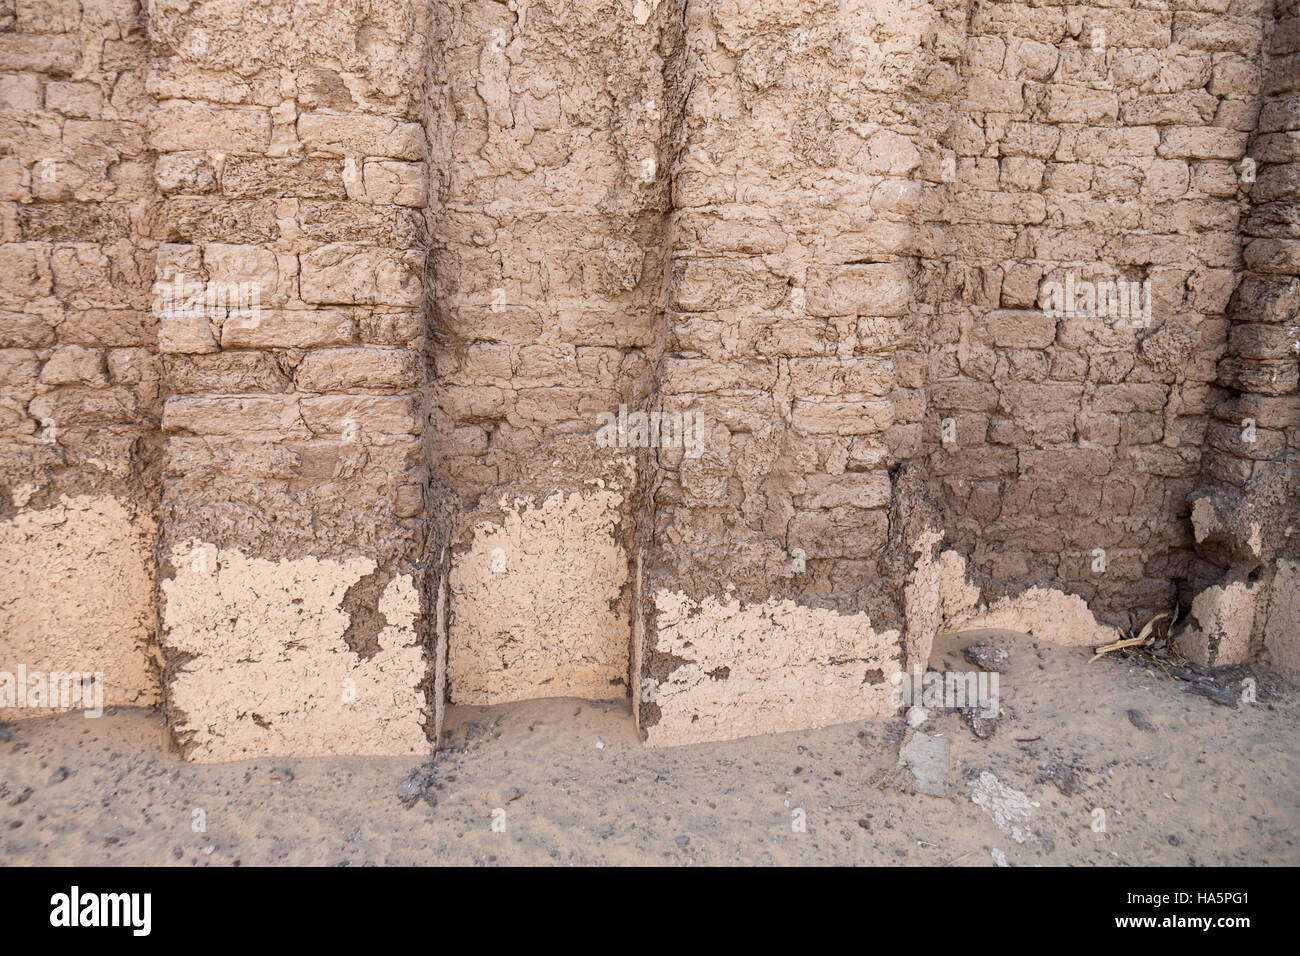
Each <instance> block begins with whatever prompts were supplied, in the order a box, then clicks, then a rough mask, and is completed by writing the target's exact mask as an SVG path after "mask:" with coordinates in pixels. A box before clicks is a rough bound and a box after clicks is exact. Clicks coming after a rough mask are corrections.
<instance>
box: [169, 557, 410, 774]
mask: <svg viewBox="0 0 1300 956" xmlns="http://www.w3.org/2000/svg"><path fill="white" fill-rule="evenodd" d="M172 563H173V565H174V566H175V568H176V569H177V573H176V576H175V577H173V578H171V579H169V580H166V581H164V582H163V583H162V586H161V591H162V599H163V602H164V611H163V644H164V646H165V648H166V649H167V651H169V652H175V653H177V654H178V655H180V656H182V657H185V658H188V659H186V660H184V662H183V663H180V664H178V665H176V666H175V668H174V670H173V672H172V673H171V674H170V679H169V682H168V688H167V689H168V704H169V707H170V708H171V710H172V712H173V713H172V721H173V730H174V731H175V732H176V734H177V736H178V738H179V739H180V740H181V741H182V743H183V745H184V747H185V749H186V755H187V756H188V757H189V758H190V759H192V760H196V761H199V762H204V763H207V762H214V761H220V760H238V759H241V758H245V757H252V756H263V755H291V756H325V755H340V754H373V755H406V754H422V753H427V752H428V751H429V750H430V744H429V741H428V739H427V738H426V737H425V733H424V731H423V730H422V729H421V723H422V720H421V718H422V714H421V712H422V710H423V709H424V708H425V705H426V702H425V697H424V693H423V691H422V690H421V689H420V688H421V683H422V682H423V681H424V679H425V676H426V670H427V665H426V660H425V649H424V648H423V647H422V646H421V644H420V642H419V638H418V634H417V631H416V627H415V622H416V619H417V617H418V615H419V613H420V600H419V596H418V594H417V592H416V588H415V584H414V581H413V579H412V576H411V575H410V574H399V575H397V576H395V577H394V578H393V579H392V580H391V581H390V582H389V583H388V585H387V586H386V587H385V588H384V590H383V593H382V594H381V595H380V596H379V600H378V611H379V613H380V614H382V615H383V618H384V620H385V624H384V626H383V627H382V628H380V630H379V631H378V634H377V637H376V641H377V643H378V650H377V651H375V652H374V653H373V654H372V655H370V656H368V657H366V658H365V659H363V658H362V657H361V656H360V655H359V654H357V653H356V652H355V651H353V650H351V649H350V648H349V647H348V645H347V642H346V641H345V640H344V635H345V633H346V632H347V630H348V625H349V623H350V618H349V615H348V614H347V612H345V611H344V610H343V609H342V604H343V598H344V595H345V594H346V593H347V590H348V588H350V587H351V586H352V585H353V584H355V583H356V582H357V581H359V580H360V579H361V578H362V577H364V576H365V575H367V574H370V573H371V572H372V571H374V570H375V562H374V561H373V560H372V559H370V558H346V559H340V560H332V559H327V558H315V557H305V558H297V559H291V558H283V559H280V560H278V561H276V560H268V559H265V558H256V557H249V556H248V555H245V554H243V553H242V552H240V551H238V550H221V549H218V548H216V547H215V546H213V545H210V544H206V543H203V542H200V541H198V540H194V541H192V542H191V544H190V546H189V547H186V546H183V545H182V546H177V547H176V548H174V549H173V552H172Z"/></svg>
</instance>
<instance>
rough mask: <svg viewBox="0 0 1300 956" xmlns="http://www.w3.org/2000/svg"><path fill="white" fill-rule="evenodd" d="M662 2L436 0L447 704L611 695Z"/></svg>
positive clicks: (658, 258)
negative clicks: (448, 560)
mask: <svg viewBox="0 0 1300 956" xmlns="http://www.w3.org/2000/svg"><path fill="white" fill-rule="evenodd" d="M680 8H681V5H680V4H672V3H663V4H648V3H647V4H642V5H637V7H636V9H633V8H632V6H631V5H628V4H625V5H622V6H618V5H613V4H610V3H604V2H591V0H583V2H576V3H575V2H568V0H566V2H559V0H554V2H551V0H534V2H529V3H526V4H525V3H519V4H512V5H509V6H507V5H504V4H501V3H496V2H489V0H467V2H464V3H455V4H449V5H447V15H448V33H447V36H446V39H445V42H444V44H443V46H442V48H441V49H440V50H439V51H438V54H437V55H438V57H439V61H440V65H439V70H440V71H443V72H445V76H446V78H447V79H446V87H445V91H444V95H445V101H444V102H442V103H440V106H439V110H438V112H437V114H436V116H435V117H434V118H433V119H432V120H431V122H432V123H434V124H436V125H437V127H438V128H439V129H440V130H441V131H442V132H441V134H440V139H441V142H442V143H443V148H444V149H445V151H446V155H445V165H442V166H441V168H440V169H439V170H438V174H439V181H440V184H441V201H440V203H439V206H438V209H437V211H436V224H435V227H434V237H433V250H434V251H433V256H432V274H431V279H432V282H433V296H432V299H433V304H432V310H433V312H432V321H433V329H434V336H435V343H436V364H435V377H434V381H433V383H432V394H433V418H432V431H433V434H434V435H435V438H434V448H435V453H434V456H433V467H434V469H435V473H436V474H437V476H438V477H439V479H440V480H441V481H442V482H443V483H445V485H446V487H447V488H448V490H449V492H450V493H451V494H452V495H454V497H455V500H456V502H457V504H458V506H459V518H458V520H457V523H456V529H455V531H454V543H453V549H454V560H453V569H452V575H451V585H450V603H449V614H450V622H449V634H450V647H449V654H450V657H449V662H448V663H449V667H448V679H449V686H450V692H451V699H452V701H453V702H457V703H476V704H484V703H494V702H499V701H505V700H518V699H522V698H527V697H537V696H557V695H565V694H576V695H579V696H587V697H597V698H600V697H613V696H618V697H621V696H624V695H626V693H627V684H628V643H629V639H630V620H631V611H630V609H631V595H632V586H631V579H630V575H629V571H628V568H629V563H630V560H631V550H632V541H633V539H634V537H635V535H636V525H637V515H638V513H639V512H640V511H641V510H643V508H642V507H641V506H640V505H639V502H640V501H641V500H642V491H641V482H640V480H639V474H640V470H638V469H637V468H635V467H634V466H633V460H634V459H635V458H637V457H638V455H640V456H641V457H644V452H643V451H639V450H637V449H635V448H632V449H620V448H618V447H612V448H602V447H600V446H599V445H598V444H597V442H596V440H595V435H596V426H597V423H598V420H599V419H598V416H600V415H601V414H617V413H618V412H619V409H620V406H625V407H628V408H630V409H633V410H645V409H646V408H647V399H648V397H649V396H650V394H651V393H652V390H653V372H654V355H655V354H656V351H657V350H659V349H661V340H662V331H661V315H662V302H661V297H662V288H663V274H664V251H663V250H664V244H663V241H662V237H663V230H664V218H665V217H664V211H665V209H666V207H667V202H668V183H669V177H668V169H667V163H666V161H665V159H664V158H663V154H665V153H666V150H665V149H664V148H663V147H662V146H661V140H663V139H664V136H665V118H666V117H669V116H672V115H673V114H674V104H673V103H672V102H671V99H672V94H671V93H670V92H669V90H668V89H666V85H665V72H666V69H667V65H668V64H669V62H670V61H672V60H673V59H674V58H675V57H677V56H679V52H678V51H679V48H680V33H681V9H680Z"/></svg>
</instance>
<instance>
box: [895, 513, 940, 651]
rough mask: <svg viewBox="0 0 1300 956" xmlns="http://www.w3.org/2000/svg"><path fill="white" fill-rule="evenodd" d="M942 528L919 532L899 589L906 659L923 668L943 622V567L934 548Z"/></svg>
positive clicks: (937, 545) (937, 546) (938, 543)
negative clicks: (904, 581) (909, 569)
mask: <svg viewBox="0 0 1300 956" xmlns="http://www.w3.org/2000/svg"><path fill="white" fill-rule="evenodd" d="M942 543H943V532H942V531H935V530H934V529H932V528H927V529H925V531H923V532H922V533H921V535H920V538H919V540H918V541H917V543H916V546H915V548H914V552H915V554H916V563H915V564H914V565H913V566H912V573H911V574H909V575H908V577H907V586H906V587H905V588H904V589H903V603H904V607H905V608H906V616H907V629H906V631H907V640H906V646H907V661H908V665H909V666H910V667H914V668H915V667H920V668H922V669H924V667H925V664H926V662H928V661H929V660H930V650H931V648H932V647H933V646H934V635H935V633H936V632H937V631H938V630H939V628H940V627H941V626H942V624H943V585H942V574H943V567H942V565H941V563H940V561H939V557H938V549H939V546H940V545H941V544H942Z"/></svg>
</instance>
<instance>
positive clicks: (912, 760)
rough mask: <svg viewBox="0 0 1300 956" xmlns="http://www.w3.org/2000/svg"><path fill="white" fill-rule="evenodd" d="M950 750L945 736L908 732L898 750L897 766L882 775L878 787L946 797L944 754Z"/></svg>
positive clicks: (946, 783)
mask: <svg viewBox="0 0 1300 956" xmlns="http://www.w3.org/2000/svg"><path fill="white" fill-rule="evenodd" d="M951 747H952V745H951V744H950V743H949V742H948V738H947V737H931V736H930V735H929V734H923V733H920V732H919V731H908V735H907V738H906V739H905V740H904V741H903V745H902V746H901V747H900V748H899V749H898V765H897V766H896V767H894V768H892V769H890V770H888V771H886V772H885V774H884V775H883V776H882V778H881V779H880V780H879V781H878V786H890V787H893V788H894V789H895V790H899V791H901V792H903V793H924V794H927V795H929V796H931V797H946V796H948V754H949V751H950V750H951Z"/></svg>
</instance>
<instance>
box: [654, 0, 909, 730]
mask: <svg viewBox="0 0 1300 956" xmlns="http://www.w3.org/2000/svg"><path fill="white" fill-rule="evenodd" d="M932 19H933V13H932V11H930V10H929V8H928V7H927V6H926V5H924V4H916V3H912V4H895V5H891V6H890V7H888V8H886V7H884V6H883V5H871V6H869V7H862V8H856V9H853V10H842V9H840V6H839V5H838V4H834V3H812V4H800V5H790V4H786V5H777V4H755V3H747V2H723V3H718V4H710V5H704V4H691V5H689V6H688V9H687V20H686V24H687V57H686V66H685V70H684V74H685V75H684V76H683V79H682V82H683V83H685V84H686V85H687V88H688V89H689V91H690V92H689V96H688V98H687V100H686V103H685V111H684V128H683V130H682V133H681V142H680V146H679V151H678V157H677V163H676V166H675V168H674V193H673V214H672V229H671V233H670V235H671V242H672V261H671V273H670V285H669V299H668V312H667V333H668V341H667V345H666V351H665V354H664V356H663V358H662V360H661V363H660V366H659V380H658V386H659V393H658V400H659V403H660V404H661V406H662V408H663V409H665V410H668V411H671V412H678V411H681V412H693V413H695V414H698V415H699V416H700V417H701V419H702V422H703V425H704V431H703V442H702V445H703V452H702V454H701V455H699V457H689V456H686V455H684V454H683V451H682V450H681V449H659V450H658V453H657V455H656V456H655V461H656V465H657V471H656V474H655V487H654V489H653V495H654V526H653V543H652V547H651V548H650V549H649V550H648V552H647V553H646V555H645V563H644V566H643V568H642V575H643V579H642V581H641V583H640V591H641V594H642V608H641V620H640V622H639V625H638V635H637V640H636V644H635V646H634V651H633V657H634V670H635V671H636V672H637V673H638V674H639V675H640V676H639V679H638V681H637V688H636V694H635V695H634V699H635V700H636V703H637V708H638V720H639V723H640V727H641V729H642V734H643V736H644V737H645V739H647V741H648V742H650V743H651V744H673V743H685V742H690V741H695V740H703V739H716V738H717V737H718V736H719V735H724V736H731V735H736V734H744V733H759V732H764V731H774V730H782V729H789V728H791V727H796V726H811V725H818V724H824V723H829V722H832V721H835V720H841V719H844V718H845V716H846V715H848V716H852V717H858V716H864V715H867V714H871V713H879V712H883V711H884V710H885V709H886V708H887V706H888V705H887V702H886V701H887V697H888V692H889V688H890V685H889V683H888V680H889V677H890V676H891V675H892V674H893V673H894V672H896V671H897V670H898V669H899V668H900V666H901V656H902V655H901V640H900V637H901V632H902V626H903V604H902V593H901V575H899V574H897V573H895V572H896V571H897V570H898V569H897V568H893V567H891V566H890V565H889V562H888V560H887V559H886V557H885V555H886V553H887V552H888V551H889V550H890V548H889V545H890V544H891V534H892V537H893V538H894V539H898V538H899V535H900V532H901V529H900V528H899V527H897V526H895V527H893V528H891V521H890V507H891V502H892V499H893V492H894V489H893V488H892V486H891V480H890V472H889V467H890V465H891V464H893V463H894V462H895V459H893V458H892V457H891V453H890V452H891V449H890V445H889V441H888V435H889V431H890V429H891V426H894V425H895V424H899V425H902V424H905V423H907V422H914V421H919V420H920V418H921V415H922V411H923V395H922V393H921V392H920V391H919V390H918V389H917V387H916V386H918V385H919V384H920V381H919V371H920V370H919V368H918V366H917V363H916V362H915V361H913V360H910V359H909V357H908V355H901V356H900V355H898V354H897V353H898V352H899V351H900V350H904V349H908V347H909V346H912V347H913V348H912V351H911V353H910V354H915V346H916V344H917V342H916V341H915V339H914V336H915V331H916V330H915V326H914V325H910V324H909V323H908V322H907V321H906V319H905V316H906V314H907V311H908V304H909V301H910V297H911V288H912V286H911V282H912V277H913V274H914V272H915V255H914V248H913V240H912V228H911V226H910V224H909V223H910V220H911V217H912V214H913V213H915V211H916V209H917V206H918V205H919V202H920V184H919V183H918V182H917V181H916V180H915V176H914V174H915V172H916V170H917V168H918V167H919V165H920V161H921V159H920V151H919V149H918V146H917V140H918V138H919V131H918V128H917V126H916V124H915V121H914V117H913V116H912V115H911V113H910V111H909V110H908V108H906V106H904V105H900V103H905V102H906V100H905V95H906V94H909V93H911V92H913V91H914V89H915V88H916V86H917V85H918V84H919V82H920V80H921V77H922V76H923V75H924V70H925V66H926V59H927V55H926V52H925V50H924V49H923V39H924V37H925V35H926V33H927V30H928V29H929V28H930V21H931V20H932ZM894 543H895V545H896V544H897V541H896V540H895V541H894ZM895 550H897V549H896V548H895ZM810 688H816V690H815V692H813V693H809V689H810Z"/></svg>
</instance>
